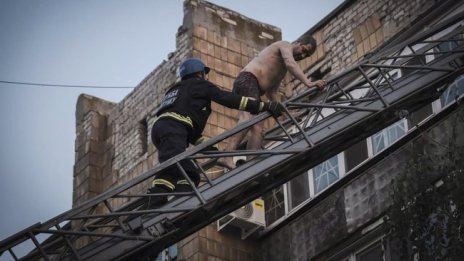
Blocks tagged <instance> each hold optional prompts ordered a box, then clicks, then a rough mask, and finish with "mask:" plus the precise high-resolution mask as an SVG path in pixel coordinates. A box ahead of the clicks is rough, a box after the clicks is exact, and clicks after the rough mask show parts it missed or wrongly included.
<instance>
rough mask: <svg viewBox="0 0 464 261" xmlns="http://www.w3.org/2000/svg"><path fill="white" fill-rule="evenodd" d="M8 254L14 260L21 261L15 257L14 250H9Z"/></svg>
mask: <svg viewBox="0 0 464 261" xmlns="http://www.w3.org/2000/svg"><path fill="white" fill-rule="evenodd" d="M8 252H9V253H10V255H11V256H12V257H13V258H14V260H15V261H17V260H19V259H18V257H17V256H16V255H15V253H14V252H13V249H11V248H8Z"/></svg>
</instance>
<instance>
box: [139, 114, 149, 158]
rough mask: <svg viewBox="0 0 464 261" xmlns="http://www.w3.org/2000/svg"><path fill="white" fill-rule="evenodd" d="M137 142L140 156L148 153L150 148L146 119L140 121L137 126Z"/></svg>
mask: <svg viewBox="0 0 464 261" xmlns="http://www.w3.org/2000/svg"><path fill="white" fill-rule="evenodd" d="M136 135H137V140H138V145H139V148H140V150H139V152H138V155H139V156H142V155H144V154H145V153H146V152H147V148H148V123H147V120H146V119H143V120H141V121H139V123H138V124H137V134H136Z"/></svg>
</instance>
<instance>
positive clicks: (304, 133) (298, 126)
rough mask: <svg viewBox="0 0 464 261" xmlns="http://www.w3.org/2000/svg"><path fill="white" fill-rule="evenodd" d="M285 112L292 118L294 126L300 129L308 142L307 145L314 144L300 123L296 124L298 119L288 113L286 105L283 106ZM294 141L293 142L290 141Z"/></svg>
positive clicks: (311, 145)
mask: <svg viewBox="0 0 464 261" xmlns="http://www.w3.org/2000/svg"><path fill="white" fill-rule="evenodd" d="M285 112H286V113H287V115H288V117H289V118H290V119H291V120H292V122H293V124H294V126H295V127H296V128H297V129H298V130H299V131H300V133H301V134H303V137H304V139H305V141H306V142H307V143H308V146H309V147H313V146H314V142H313V141H312V140H311V139H310V138H309V136H308V135H307V134H306V132H305V131H304V130H303V129H302V128H301V126H300V124H298V121H297V120H296V119H295V118H294V117H293V116H292V114H290V112H289V111H288V109H287V107H285ZM292 143H294V142H292Z"/></svg>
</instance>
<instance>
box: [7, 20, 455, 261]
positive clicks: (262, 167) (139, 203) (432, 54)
mask: <svg viewBox="0 0 464 261" xmlns="http://www.w3.org/2000/svg"><path fill="white" fill-rule="evenodd" d="M463 17H464V14H463V13H460V14H457V15H455V16H453V17H451V18H449V19H448V20H446V21H444V22H442V23H440V24H438V25H436V26H434V27H431V28H429V29H428V30H427V31H423V32H420V33H417V34H415V35H413V36H411V37H410V38H409V39H408V40H406V41H404V42H401V43H399V44H396V45H395V46H392V47H390V48H388V49H387V50H385V51H382V52H380V53H378V54H375V55H373V56H372V57H370V58H368V59H365V60H364V61H362V62H361V63H359V64H357V65H355V66H353V67H351V68H349V69H346V70H345V71H343V72H341V73H339V74H338V75H335V76H334V77H332V78H330V79H328V86H327V87H326V91H324V92H319V91H317V90H315V89H311V90H308V91H306V92H304V93H301V94H299V95H297V96H295V97H293V98H292V99H290V100H288V101H286V102H285V107H286V111H285V113H284V116H283V117H279V118H275V121H276V127H275V128H274V129H272V130H270V131H268V133H267V134H266V137H265V139H266V140H267V141H268V146H269V147H268V148H267V149H266V150H257V151H246V150H245V151H241V150H237V151H228V152H219V151H215V150H211V149H210V148H211V147H213V146H214V145H215V144H217V143H219V142H221V141H223V140H224V139H226V138H228V137H230V136H232V135H234V134H236V133H238V132H240V131H242V130H244V129H246V128H248V127H250V126H252V125H254V124H256V123H258V122H260V121H263V120H265V119H267V118H269V117H271V116H270V115H269V114H268V113H263V114H260V115H258V116H256V117H254V118H253V119H252V120H250V121H248V122H245V123H243V124H240V125H239V126H236V127H235V128H233V129H231V130H229V131H226V132H224V133H223V134H221V135H219V136H216V137H213V138H211V139H210V140H208V141H206V142H205V143H203V144H200V145H198V146H196V147H193V148H191V149H189V150H187V151H186V152H184V153H182V154H180V155H178V156H176V157H174V158H171V159H170V160H168V161H166V162H164V163H163V164H160V165H157V166H156V167H154V168H153V169H151V170H149V171H147V172H145V173H143V174H141V175H140V176H138V177H136V178H134V179H133V180H131V181H129V182H127V183H125V184H123V185H121V186H118V187H115V188H113V189H111V190H109V191H106V192H104V193H102V194H100V195H98V196H96V197H95V198H93V199H91V200H89V201H87V202H85V203H83V204H81V205H79V206H76V207H74V208H73V209H71V210H69V211H67V212H65V213H63V214H61V215H58V216H56V217H54V218H52V219H50V220H49V221H47V222H44V223H37V224H35V225H33V226H31V227H29V228H26V229H24V230H23V231H20V232H18V233H17V234H15V235H12V236H10V237H9V238H6V239H5V240H2V241H1V242H0V253H1V254H2V255H8V254H9V255H10V256H12V257H13V258H14V259H15V260H38V259H40V260H128V259H130V260H134V258H137V260H145V259H148V258H149V257H154V256H156V254H157V253H159V252H160V251H161V250H162V249H164V248H166V247H168V246H170V245H172V244H174V243H176V242H178V241H180V240H181V239H183V238H185V237H187V236H188V235H190V234H192V233H194V232H195V231H198V230H199V229H201V228H203V227H204V226H206V225H208V224H210V223H212V222H213V221H215V220H217V219H218V218H220V217H222V216H224V215H226V214H228V213H230V212H232V211H234V210H235V209H237V208H239V207H240V206H242V205H244V204H246V203H248V202H249V201H251V200H253V199H255V198H257V197H259V196H261V195H262V194H264V193H266V192H268V191H270V190H272V189H273V188H276V187H277V186H279V185H282V184H284V183H285V182H287V181H289V180H290V179H292V178H293V177H295V176H297V175H299V174H301V173H302V172H303V171H306V170H308V169H310V168H312V167H314V166H316V165H317V164H319V163H321V162H323V161H324V160H326V159H328V158H329V157H331V156H333V155H335V154H337V153H339V152H340V151H343V150H344V149H347V148H348V147H349V146H351V145H353V144H355V143H356V142H358V141H360V140H362V139H365V138H366V137H368V136H370V135H372V134H374V133H376V132H377V131H380V130H381V129H383V128H385V127H387V126H388V125H390V124H391V123H393V122H395V121H397V120H398V119H399V117H401V115H403V114H404V112H407V111H414V110H417V109H419V108H420V107H422V106H424V105H426V104H428V103H430V102H432V101H433V100H434V99H436V98H438V97H439V95H440V90H443V89H444V88H445V87H446V85H447V84H448V83H450V82H452V81H453V80H454V79H455V78H456V77H457V76H458V75H460V74H462V73H463V72H464V26H463V25H464V19H463ZM247 155H254V156H256V157H254V159H252V160H249V161H247V162H245V163H244V164H243V165H240V166H239V167H236V168H235V169H232V170H230V171H229V172H226V173H225V174H224V175H222V176H220V177H218V178H216V179H214V180H211V179H209V178H208V177H207V175H206V174H205V173H206V171H207V170H208V169H209V168H210V167H212V166H214V165H215V161H216V160H217V159H218V158H219V157H224V156H247ZM183 159H189V160H192V161H193V162H194V163H195V164H196V165H197V166H198V167H199V169H200V170H201V172H202V174H203V176H204V180H205V183H204V184H203V185H202V186H200V187H198V188H195V187H192V190H193V191H192V192H191V193H171V194H170V195H174V196H175V197H174V198H173V199H172V200H170V201H169V202H168V203H167V204H166V205H164V206H162V207H160V208H156V209H146V208H144V206H145V204H146V201H147V198H148V197H149V196H161V195H162V194H156V195H155V194H151V195H148V194H134V193H131V188H133V187H134V186H136V185H138V184H141V183H142V182H144V181H146V180H148V179H151V178H153V177H154V175H156V173H158V172H160V171H162V170H163V169H165V168H166V167H168V166H171V165H176V166H177V167H178V168H179V169H180V170H181V171H182V172H183V174H184V176H185V177H186V178H187V179H188V176H187V175H186V174H185V171H184V170H183V169H182V167H181V165H180V164H179V161H180V160H183ZM189 181H190V180H189ZM191 184H192V183H191ZM119 198H129V199H132V200H131V201H130V203H128V204H127V205H125V206H122V207H121V208H119V209H113V208H112V207H111V202H112V201H113V200H115V199H119ZM102 208H104V209H105V210H106V211H104V212H103V213H102V211H99V212H96V209H102ZM128 220H129V221H128ZM39 235H51V236H49V237H48V238H47V239H46V240H44V241H42V242H39V240H38V236H39ZM25 241H29V242H32V243H33V244H34V249H33V250H32V251H30V252H29V253H28V254H26V255H25V256H22V257H18V256H16V253H15V251H14V249H13V248H15V247H16V246H18V245H20V244H22V243H23V242H25ZM8 252H9V253H8Z"/></svg>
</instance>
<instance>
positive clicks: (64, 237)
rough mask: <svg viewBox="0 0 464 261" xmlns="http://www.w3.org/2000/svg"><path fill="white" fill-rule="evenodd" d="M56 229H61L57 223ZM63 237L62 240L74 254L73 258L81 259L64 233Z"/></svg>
mask: <svg viewBox="0 0 464 261" xmlns="http://www.w3.org/2000/svg"><path fill="white" fill-rule="evenodd" d="M56 229H57V230H58V231H63V230H62V229H61V226H60V225H59V224H57V225H56ZM63 239H64V242H65V243H66V245H67V246H68V248H69V249H70V250H71V252H72V254H73V255H74V258H75V259H76V260H78V261H80V260H82V259H81V257H80V256H79V254H78V253H77V251H76V249H75V248H74V246H73V245H72V243H71V241H70V240H69V238H67V237H66V235H63Z"/></svg>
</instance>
